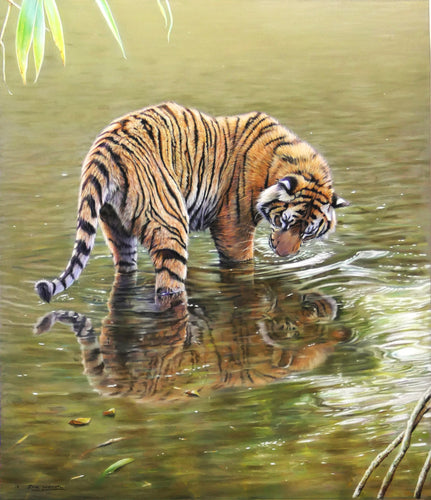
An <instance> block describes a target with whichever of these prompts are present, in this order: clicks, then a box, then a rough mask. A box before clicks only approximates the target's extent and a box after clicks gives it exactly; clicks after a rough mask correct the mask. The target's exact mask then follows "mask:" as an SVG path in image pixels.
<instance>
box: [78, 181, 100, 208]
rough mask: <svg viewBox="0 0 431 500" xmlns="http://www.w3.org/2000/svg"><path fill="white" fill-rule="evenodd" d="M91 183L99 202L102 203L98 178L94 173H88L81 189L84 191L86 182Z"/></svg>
mask: <svg viewBox="0 0 431 500" xmlns="http://www.w3.org/2000/svg"><path fill="white" fill-rule="evenodd" d="M90 182H91V184H92V185H93V187H94V189H95V190H96V191H97V196H98V197H99V203H100V204H102V202H103V199H102V186H101V185H100V182H99V179H98V178H97V177H96V176H94V175H92V174H91V175H89V176H88V177H87V178H86V179H85V181H84V182H83V184H82V188H81V191H84V190H85V188H86V187H87V184H88V183H90Z"/></svg>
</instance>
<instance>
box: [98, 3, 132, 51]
mask: <svg viewBox="0 0 431 500" xmlns="http://www.w3.org/2000/svg"><path fill="white" fill-rule="evenodd" d="M95 2H96V3H97V6H98V7H99V9H100V11H101V12H102V14H103V17H104V18H105V21H106V22H107V24H108V26H109V29H110V30H111V31H112V34H113V35H114V37H115V39H116V40H117V43H118V45H119V46H120V49H121V52H122V53H123V57H124V58H126V53H125V52H124V47H123V43H122V41H121V37H120V32H119V31H118V28H117V25H116V23H115V20H114V16H113V15H112V12H111V9H110V7H109V5H108V2H107V0H95Z"/></svg>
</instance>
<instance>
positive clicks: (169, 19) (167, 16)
mask: <svg viewBox="0 0 431 500" xmlns="http://www.w3.org/2000/svg"><path fill="white" fill-rule="evenodd" d="M165 4H166V9H165V7H164V6H163V4H162V1H161V0H157V5H158V6H159V9H160V12H161V13H162V16H163V19H164V21H165V27H166V28H168V42H169V39H170V37H171V31H172V27H173V25H174V17H173V15H172V10H171V5H170V3H169V0H165Z"/></svg>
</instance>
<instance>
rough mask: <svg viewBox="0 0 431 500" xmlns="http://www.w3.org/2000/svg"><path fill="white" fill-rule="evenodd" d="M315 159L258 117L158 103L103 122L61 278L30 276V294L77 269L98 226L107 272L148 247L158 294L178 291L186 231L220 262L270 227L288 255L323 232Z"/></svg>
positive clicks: (325, 193) (323, 170)
mask: <svg viewBox="0 0 431 500" xmlns="http://www.w3.org/2000/svg"><path fill="white" fill-rule="evenodd" d="M346 204H347V203H346V202H344V200H342V199H341V198H338V197H337V196H336V194H335V193H334V191H333V187H332V179H331V173H330V169H329V167H328V165H327V163H326V161H325V160H324V159H323V158H322V157H321V156H320V155H319V154H318V153H317V152H316V151H315V150H314V149H313V148H312V147H311V146H310V145H308V144H307V143H306V142H303V141H301V139H299V138H298V137H297V136H296V135H295V134H293V133H292V132H291V131H289V130H288V129H286V128H285V127H284V126H282V125H280V124H279V123H278V122H277V121H276V120H275V119H274V118H271V117H270V116H268V115H267V114H265V113H260V112H253V113H249V114H244V115H238V116H229V117H219V118H213V117H211V116H208V115H206V114H203V113H201V112H199V111H197V110H195V109H189V108H185V107H182V106H179V105H178V104H175V103H164V104H160V105H157V106H151V107H148V108H144V109H142V110H140V111H136V112H133V113H129V114H127V115H125V116H123V117H121V118H119V119H117V120H115V121H113V122H112V123H111V124H110V125H109V126H108V127H107V128H105V129H104V130H103V131H102V132H101V134H100V135H99V136H98V137H97V138H96V140H95V141H94V143H93V145H92V147H91V149H90V151H89V153H88V154H87V156H86V158H85V160H84V163H83V167H82V176H81V189H80V195H79V207H78V221H77V229H76V238H75V246H74V249H73V252H72V256H71V258H70V261H69V263H68V265H67V267H66V269H65V270H64V271H63V273H62V274H61V275H60V276H59V277H58V278H56V279H54V280H53V281H47V280H42V281H39V282H37V283H36V290H37V292H38V293H39V295H40V297H41V298H42V299H43V300H45V301H47V302H49V301H50V299H51V297H52V296H54V295H56V294H58V293H60V292H62V291H63V290H65V289H66V288H68V287H69V286H70V285H71V284H72V283H73V282H74V281H75V280H76V279H77V278H78V277H79V275H80V274H81V272H82V270H83V269H84V267H85V265H86V264H87V262H88V259H89V256H90V253H91V250H92V248H93V245H94V240H95V235H96V229H97V224H98V223H99V224H100V226H101V228H102V231H103V234H104V236H105V240H106V242H107V244H108V246H109V248H110V250H111V252H112V255H113V259H114V264H115V266H116V269H117V271H120V272H129V271H133V270H135V269H136V267H137V244H138V243H141V244H142V245H143V246H144V247H145V248H146V249H147V250H148V252H149V254H150V257H151V259H152V262H153V264H154V269H155V273H156V293H157V295H158V296H164V295H171V294H175V293H178V292H181V291H183V290H184V289H185V280H186V274H187V259H188V253H187V246H188V235H189V232H190V231H195V230H204V229H210V231H211V234H212V236H213V239H214V242H215V245H216V248H217V250H218V252H219V255H220V259H221V260H222V261H230V262H240V261H246V260H249V259H252V257H253V237H254V233H255V228H256V225H257V224H258V222H259V221H260V220H261V219H262V218H266V219H267V220H268V221H269V222H270V224H271V226H272V233H271V237H270V245H271V246H272V247H273V248H274V250H275V252H276V253H277V254H279V255H291V254H294V253H296V252H297V251H298V250H299V247H300V245H301V243H302V241H304V240H307V239H311V238H314V237H320V236H322V235H323V234H325V233H328V232H329V231H331V230H332V229H334V227H335V214H334V211H333V208H336V207H339V206H345V205H346Z"/></svg>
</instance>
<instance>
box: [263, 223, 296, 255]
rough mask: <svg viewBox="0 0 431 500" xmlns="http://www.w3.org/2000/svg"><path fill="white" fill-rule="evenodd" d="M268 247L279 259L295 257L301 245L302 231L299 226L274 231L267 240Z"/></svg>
mask: <svg viewBox="0 0 431 500" xmlns="http://www.w3.org/2000/svg"><path fill="white" fill-rule="evenodd" d="M269 242H270V246H271V248H272V249H273V250H274V252H275V253H276V254H277V255H279V256H280V257H287V256H288V255H295V254H297V253H298V252H299V249H300V247H301V243H302V231H301V227H300V226H299V225H295V226H293V227H292V228H289V229H275V230H274V231H273V232H272V233H271V236H270V238H269Z"/></svg>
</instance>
